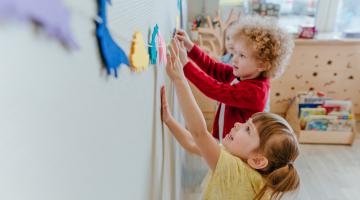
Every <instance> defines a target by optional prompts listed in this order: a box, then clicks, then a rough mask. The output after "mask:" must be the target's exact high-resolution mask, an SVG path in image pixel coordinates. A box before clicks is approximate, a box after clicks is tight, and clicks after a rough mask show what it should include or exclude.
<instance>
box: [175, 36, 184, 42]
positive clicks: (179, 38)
mask: <svg viewBox="0 0 360 200" xmlns="http://www.w3.org/2000/svg"><path fill="white" fill-rule="evenodd" d="M175 38H176V39H178V40H180V41H182V42H183V41H184V40H185V37H184V36H182V35H176V36H175Z"/></svg>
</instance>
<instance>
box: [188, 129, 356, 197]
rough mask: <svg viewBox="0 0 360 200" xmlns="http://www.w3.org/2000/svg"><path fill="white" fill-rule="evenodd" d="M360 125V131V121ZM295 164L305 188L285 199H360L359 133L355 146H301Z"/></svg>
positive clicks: (197, 191)
mask: <svg viewBox="0 0 360 200" xmlns="http://www.w3.org/2000/svg"><path fill="white" fill-rule="evenodd" d="M357 127H358V130H360V129H359V128H360V123H358V124H357ZM295 165H296V168H297V170H298V172H299V174H300V177H301V187H300V189H299V191H297V192H296V193H294V194H291V195H287V196H286V197H285V198H284V199H298V200H310V199H311V200H313V199H314V200H347V199H349V200H350V199H351V200H357V199H359V200H360V134H359V133H358V134H357V135H356V138H355V142H354V143H353V145H352V146H344V145H301V154H300V156H299V158H298V159H297V161H296V163H295ZM185 188H186V186H185ZM192 188H194V187H192ZM183 199H184V200H185V199H186V200H198V199H200V189H193V190H185V192H184V195H183ZM240 199H241V198H240Z"/></svg>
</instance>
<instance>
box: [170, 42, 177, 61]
mask: <svg viewBox="0 0 360 200" xmlns="http://www.w3.org/2000/svg"><path fill="white" fill-rule="evenodd" d="M169 50H170V51H169V52H170V62H172V63H174V61H175V59H176V54H175V50H174V48H173V47H172V46H170V47H169Z"/></svg>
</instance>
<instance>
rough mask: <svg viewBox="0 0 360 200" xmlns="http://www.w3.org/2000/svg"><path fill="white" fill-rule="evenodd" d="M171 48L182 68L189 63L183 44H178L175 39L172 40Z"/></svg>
mask: <svg viewBox="0 0 360 200" xmlns="http://www.w3.org/2000/svg"><path fill="white" fill-rule="evenodd" d="M171 48H172V49H174V52H175V54H176V55H177V56H178V57H179V60H180V62H181V64H182V66H184V65H185V64H186V63H187V62H188V61H189V59H188V56H187V52H186V49H185V47H184V44H183V43H182V42H179V40H177V39H172V40H171Z"/></svg>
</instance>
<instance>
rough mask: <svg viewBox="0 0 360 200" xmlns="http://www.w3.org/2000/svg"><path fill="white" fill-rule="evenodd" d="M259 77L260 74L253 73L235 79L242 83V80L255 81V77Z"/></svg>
mask: <svg viewBox="0 0 360 200" xmlns="http://www.w3.org/2000/svg"><path fill="white" fill-rule="evenodd" d="M260 75H261V72H258V73H254V74H250V75H246V76H240V77H236V78H238V79H240V80H242V81H244V80H249V79H255V78H257V77H259V76H260Z"/></svg>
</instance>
